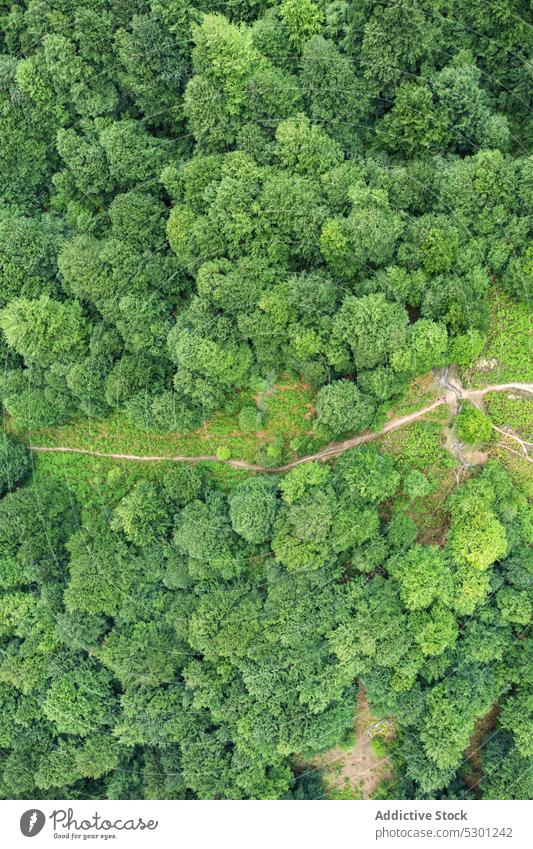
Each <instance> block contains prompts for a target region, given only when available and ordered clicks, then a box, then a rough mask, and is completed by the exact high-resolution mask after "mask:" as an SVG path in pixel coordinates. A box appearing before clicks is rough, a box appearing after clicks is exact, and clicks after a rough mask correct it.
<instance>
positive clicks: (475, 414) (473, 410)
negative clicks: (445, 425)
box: [455, 404, 492, 445]
mask: <svg viewBox="0 0 533 849" xmlns="http://www.w3.org/2000/svg"><path fill="white" fill-rule="evenodd" d="M455 429H456V431H457V435H458V436H459V439H461V440H462V441H463V442H466V444H467V445H479V444H481V443H483V442H488V441H489V440H490V439H491V437H492V423H491V420H490V419H489V417H488V416H486V415H485V414H484V413H482V412H481V410H478V409H477V407H474V406H472V404H465V405H464V406H463V407H462V409H461V412H460V413H459V415H458V416H457V419H456V421H455Z"/></svg>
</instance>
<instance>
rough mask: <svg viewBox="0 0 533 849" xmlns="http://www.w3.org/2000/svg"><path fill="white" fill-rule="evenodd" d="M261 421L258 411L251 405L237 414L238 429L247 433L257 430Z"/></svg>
mask: <svg viewBox="0 0 533 849" xmlns="http://www.w3.org/2000/svg"><path fill="white" fill-rule="evenodd" d="M262 421H263V417H262V415H261V413H260V411H259V410H258V409H257V408H256V407H252V406H251V405H250V406H248V407H243V408H242V410H241V411H240V413H239V428H240V429H241V430H244V431H247V432H254V431H257V430H259V428H260V427H261V424H262Z"/></svg>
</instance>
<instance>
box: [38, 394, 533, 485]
mask: <svg viewBox="0 0 533 849" xmlns="http://www.w3.org/2000/svg"><path fill="white" fill-rule="evenodd" d="M279 388H281V389H282V390H283V387H279ZM286 388H287V389H290V388H293V387H291V386H287V387H286ZM446 388H447V390H448V391H447V393H446V394H445V395H443V396H441V397H440V398H437V400H436V401H433V403H431V404H428V406H427V407H422V408H421V409H419V410H416V411H415V412H414V413H409V414H408V415H405V416H399V417H398V418H396V419H393V420H392V421H389V422H387V424H385V426H384V427H383V428H382V429H381V430H380V431H378V432H373V431H367V432H365V433H361V434H359V435H358V436H354V437H352V438H351V439H345V440H343V441H342V442H330V444H329V445H326V446H325V448H323V449H322V450H321V451H318V452H317V453H316V454H308V455H307V456H305V457H299V458H297V459H296V460H291V461H290V463H285V464H284V465H283V466H273V467H272V468H268V467H265V466H259V465H257V464H256V463H248V462H247V461H246V460H219V459H218V457H217V456H216V455H214V454H203V455H200V456H194V457H187V456H182V455H176V456H174V457H170V456H168V455H167V456H157V455H156V456H151V457H147V456H142V455H138V454H122V453H114V452H103V451H91V450H89V449H85V448H69V447H66V446H62V445H57V446H53V447H52V446H45V445H29V446H28V448H29V449H30V451H40V452H57V453H65V454H67V453H69V454H89V455H90V456H92V457H108V458H111V459H116V460H137V461H139V462H145V463H146V462H163V461H169V462H173V463H202V462H206V461H210V462H220V463H225V464H226V465H228V466H233V467H234V468H236V469H246V470H248V471H249V472H262V473H265V474H279V473H281V472H288V471H289V469H293V468H294V467H295V466H299V465H300V464H302V463H308V462H309V461H311V460H318V461H321V462H325V461H326V460H330V459H332V458H333V457H338V456H339V455H340V454H343V453H344V452H345V451H348V450H349V449H350V448H355V447H356V446H358V445H363V444H365V443H367V442H374V441H375V440H376V439H379V438H380V437H381V436H383V435H384V434H385V433H390V432H391V431H393V430H398V428H401V427H403V426H404V425H406V424H409V423H410V422H413V421H416V419H419V418H421V417H422V416H425V415H427V414H428V413H429V412H431V411H432V410H434V409H436V408H437V407H440V406H441V405H442V404H448V405H449V406H450V407H453V406H454V405H455V403H456V399H457V398H467V399H469V400H471V401H472V403H478V404H480V403H482V397H483V395H486V394H487V393H488V392H498V391H505V390H507V389H517V390H524V391H526V392H528V393H530V394H533V383H505V384H500V385H498V386H488V387H486V388H485V389H482V390H479V391H478V390H466V389H463V387H462V386H461V385H460V384H458V385H457V384H456V385H455V386H454V387H453V390H452V389H451V388H450V385H447V386H446ZM493 427H494V430H497V431H498V432H500V433H503V435H504V436H509V434H507V433H506V432H505V431H502V429H501V428H497V427H496V426H495V425H493ZM513 439H516V440H517V441H518V442H519V443H520V444H521V445H522V448H523V449H524V452H525V459H528V460H529V461H530V462H533V459H532V458H529V457H528V456H527V451H526V450H525V447H524V444H523V441H522V440H520V439H519V438H517V437H514V436H513ZM509 450H511V451H512V452H513V453H518V452H515V451H514V449H509Z"/></svg>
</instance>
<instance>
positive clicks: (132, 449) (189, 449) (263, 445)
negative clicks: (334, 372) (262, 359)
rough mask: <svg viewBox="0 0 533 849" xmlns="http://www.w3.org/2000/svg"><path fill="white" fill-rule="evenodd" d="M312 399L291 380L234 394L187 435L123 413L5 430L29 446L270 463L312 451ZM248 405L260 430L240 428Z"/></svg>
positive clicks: (308, 388)
mask: <svg viewBox="0 0 533 849" xmlns="http://www.w3.org/2000/svg"><path fill="white" fill-rule="evenodd" d="M312 397H313V393H312V390H311V389H310V387H309V386H307V385H305V384H302V383H296V382H295V383H293V384H289V385H286V384H283V385H280V386H276V387H274V388H273V389H272V390H269V391H266V392H264V393H259V394H258V395H256V396H255V398H252V395H251V393H239V396H238V398H237V399H236V403H234V404H231V407H232V410H231V412H224V413H217V414H216V415H214V416H213V417H212V418H211V419H209V420H208V421H206V422H205V423H204V424H203V425H202V426H201V427H199V428H198V429H197V430H195V431H193V432H191V433H175V432H168V433H161V434H158V433H152V432H147V431H144V430H141V429H139V428H136V427H134V426H133V425H132V424H131V422H129V421H128V419H127V418H126V416H125V415H124V414H123V413H115V414H113V415H111V416H108V417H107V418H105V419H77V420H74V421H72V422H69V423H68V424H65V425H62V426H60V427H54V428H40V429H38V430H32V431H29V432H28V431H21V430H18V429H17V428H16V425H15V424H13V423H11V429H12V430H13V431H14V432H15V433H16V434H17V435H18V436H19V437H20V438H21V439H22V440H23V441H25V442H27V443H31V444H33V445H47V446H65V447H69V448H85V449H88V450H91V451H103V452H115V453H130V454H139V455H141V456H149V455H164V456H167V455H168V456H174V455H184V456H188V457H193V456H198V455H202V454H216V453H217V451H219V450H220V449H222V451H223V452H224V453H225V454H226V455H227V456H229V457H237V458H239V459H243V460H248V461H250V462H252V461H254V460H257V459H258V458H259V457H260V455H261V454H262V453H266V457H267V460H268V461H269V462H270V463H271V464H275V463H276V462H279V461H282V460H288V459H291V458H292V457H294V456H296V454H297V453H298V451H299V450H300V449H301V448H302V447H303V448H305V450H307V449H308V448H311V449H312V448H313V445H314V442H313V434H312V432H311V428H310V417H311V416H312V413H313V409H312V405H311V401H312ZM254 403H255V404H256V405H257V407H258V409H259V410H260V411H261V414H262V419H263V421H262V422H261V424H260V428H261V429H260V430H256V431H253V432H246V431H243V430H242V428H241V426H240V422H239V414H240V412H241V410H242V409H243V408H245V407H249V406H250V405H252V404H254ZM228 452H229V454H228ZM99 462H101V460H100V461H99Z"/></svg>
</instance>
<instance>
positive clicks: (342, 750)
mask: <svg viewBox="0 0 533 849" xmlns="http://www.w3.org/2000/svg"><path fill="white" fill-rule="evenodd" d="M374 722H375V717H372V715H371V713H370V708H369V705H368V702H367V700H366V697H365V694H364V692H363V691H362V690H360V691H359V694H358V697H357V710H356V714H355V717H354V723H353V729H352V733H351V734H350V735H349V741H348V744H343V743H342V742H341V743H340V744H339V745H338V746H336V747H335V748H334V749H330V751H328V752H324V753H323V754H321V755H318V756H317V757H315V758H313V760H312V761H311V762H309V763H306V764H299V767H300V768H301V769H302V770H304V771H307V770H312V769H316V770H320V773H321V776H322V782H323V785H324V788H325V792H326V796H327V798H328V799H335V800H346V799H370V798H371V797H372V794H373V792H374V791H375V790H376V788H377V787H378V786H379V784H380V783H381V782H382V781H383V780H384V779H385V778H387V777H389V776H390V765H389V763H388V760H387V757H386V754H385V755H383V754H376V753H375V752H374V749H373V747H372V743H371V738H370V736H369V735H368V728H369V727H370V726H371V725H372V724H373V723H374Z"/></svg>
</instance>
